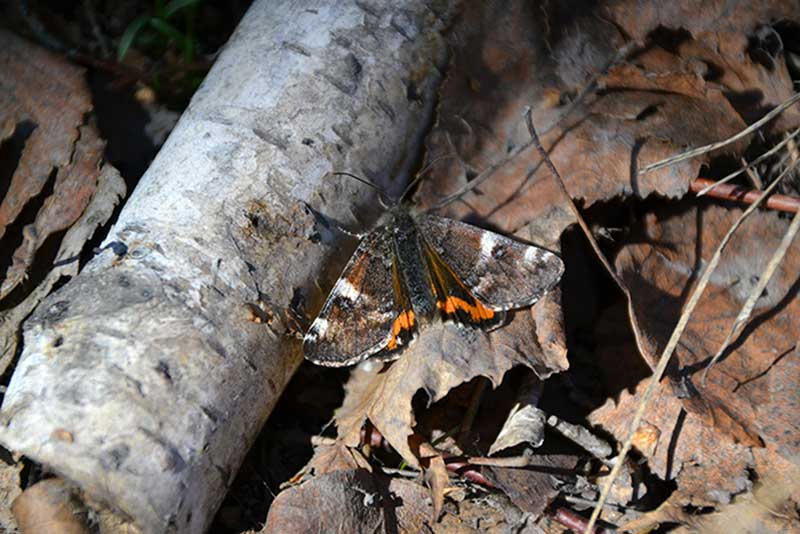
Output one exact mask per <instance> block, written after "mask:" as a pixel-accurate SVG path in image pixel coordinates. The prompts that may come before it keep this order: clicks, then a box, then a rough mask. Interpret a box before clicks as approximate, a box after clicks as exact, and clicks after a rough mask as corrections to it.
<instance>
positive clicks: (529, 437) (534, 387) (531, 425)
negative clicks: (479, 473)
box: [489, 375, 547, 456]
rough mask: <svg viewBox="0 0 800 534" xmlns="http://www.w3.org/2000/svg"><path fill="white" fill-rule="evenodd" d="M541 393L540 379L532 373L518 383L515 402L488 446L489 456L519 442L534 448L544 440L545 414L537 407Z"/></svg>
mask: <svg viewBox="0 0 800 534" xmlns="http://www.w3.org/2000/svg"><path fill="white" fill-rule="evenodd" d="M541 393H542V383H541V381H540V380H539V379H538V378H536V377H535V376H533V375H529V376H527V377H526V378H525V381H524V382H523V383H522V384H521V385H520V391H519V393H518V395H517V403H516V404H515V405H514V407H513V408H512V409H511V413H510V414H508V418H507V419H506V422H505V423H504V424H503V428H501V429H500V432H499V433H498V434H497V437H496V438H495V440H494V443H492V445H491V447H489V455H490V456H491V455H493V454H495V453H497V452H500V451H502V450H504V449H509V448H511V447H514V446H516V445H519V444H520V443H529V444H530V445H531V447H533V448H536V447H539V446H540V445H541V444H542V443H543V442H544V423H545V420H546V419H547V416H546V415H545V413H544V412H543V411H541V410H540V409H539V408H538V407H537V405H538V404H539V397H540V396H541Z"/></svg>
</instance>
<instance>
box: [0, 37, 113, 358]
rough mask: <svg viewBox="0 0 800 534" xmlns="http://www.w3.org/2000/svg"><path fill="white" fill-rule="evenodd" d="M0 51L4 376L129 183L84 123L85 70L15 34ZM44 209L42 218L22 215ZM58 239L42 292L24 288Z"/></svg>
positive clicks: (0, 351) (0, 346)
mask: <svg viewBox="0 0 800 534" xmlns="http://www.w3.org/2000/svg"><path fill="white" fill-rule="evenodd" d="M0 45H2V46H0V69H2V71H3V73H4V76H3V79H2V80H0V123H2V125H3V126H2V129H0V139H2V140H3V141H4V144H3V153H4V155H5V156H8V157H7V158H4V159H3V162H2V167H3V168H2V171H3V172H4V173H7V174H8V176H10V177H11V178H10V182H9V184H8V190H7V191H6V192H5V195H4V197H3V198H2V199H0V248H1V249H2V250H4V251H7V253H8V256H6V258H8V260H7V261H8V262H9V263H8V264H6V265H4V266H3V267H4V268H5V269H6V271H5V272H0V300H2V299H5V300H4V301H3V304H4V306H3V311H2V312H0V372H2V370H3V369H5V367H6V366H7V365H8V362H9V361H10V360H11V358H12V357H13V355H14V353H15V351H16V347H17V340H18V336H19V332H18V331H19V324H20V323H21V321H22V320H23V319H24V318H25V317H27V316H28V315H29V314H30V312H31V311H32V310H33V308H34V307H35V306H36V305H37V304H38V303H39V302H40V301H41V300H42V299H43V298H44V297H45V296H46V295H47V294H48V293H49V292H50V290H51V289H52V287H53V285H54V284H55V283H56V282H57V281H58V280H59V278H61V277H62V276H74V275H75V274H76V273H77V271H78V261H77V258H78V256H79V255H80V253H81V251H82V249H83V247H84V244H85V243H86V241H88V240H89V239H90V238H91V237H92V235H93V233H94V231H95V229H96V228H97V226H99V225H102V224H104V223H105V222H106V221H107V220H108V218H109V217H110V216H111V213H112V211H113V209H114V206H116V204H117V202H118V201H119V199H120V198H121V197H122V196H124V194H125V184H124V182H123V181H122V179H121V178H120V176H119V174H118V173H117V171H116V170H115V169H114V168H113V167H112V166H110V165H108V164H104V163H103V150H104V147H105V143H104V142H103V141H102V140H101V139H100V137H99V134H98V132H97V129H96V128H95V127H94V126H93V125H92V124H85V121H86V116H87V114H88V113H89V112H90V111H91V108H92V105H91V97H90V94H89V89H88V86H87V85H86V83H85V80H84V79H83V71H82V69H80V68H77V67H75V66H73V65H71V64H69V63H68V62H66V61H64V60H63V59H62V58H59V57H57V56H55V55H53V54H50V53H49V52H46V51H44V50H42V49H40V48H38V47H36V46H34V45H31V44H30V43H27V42H26V41H24V40H22V39H20V38H18V37H16V36H14V35H12V34H10V33H7V32H2V31H0ZM39 201H40V202H41V206H40V207H39V208H38V212H37V213H35V214H28V213H27V211H23V209H24V208H26V207H29V206H34V207H36V205H37V202H39ZM65 230H66V233H64V231H65ZM53 236H59V240H60V244H59V246H58V252H57V253H56V257H55V260H56V263H57V264H58V265H57V266H55V267H53V268H52V269H51V268H50V266H47V265H44V266H39V267H38V270H40V271H42V272H46V273H47V274H46V275H45V276H43V277H42V278H41V279H37V280H36V282H37V284H38V285H35V286H34V285H32V284H30V283H29V284H23V282H24V281H25V280H26V278H27V276H28V273H29V272H30V271H31V269H32V267H33V266H34V262H35V260H36V257H37V253H38V252H39V251H40V250H41V249H42V247H43V246H44V245H45V243H46V242H49V241H50V238H51V237H53ZM29 286H30V287H29ZM15 290H16V291H15Z"/></svg>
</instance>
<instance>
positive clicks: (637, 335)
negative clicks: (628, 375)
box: [525, 108, 647, 361]
mask: <svg viewBox="0 0 800 534" xmlns="http://www.w3.org/2000/svg"><path fill="white" fill-rule="evenodd" d="M525 118H526V122H527V125H528V133H529V134H530V136H531V142H532V143H533V144H534V145H535V146H536V150H538V152H539V157H541V159H542V161H543V162H544V163H545V165H547V168H548V169H549V170H550V174H552V175H553V180H554V181H555V183H556V186H558V189H559V190H560V191H561V194H562V195H563V197H564V200H565V201H566V203H567V205H568V206H569V208H570V210H571V211H572V214H573V215H574V216H575V219H576V221H577V222H578V225H579V226H580V227H581V230H583V234H584V235H585V236H586V239H587V240H588V241H589V245H591V247H592V250H593V251H594V253H595V255H596V256H597V259H598V260H600V263H602V264H603V267H605V269H606V272H608V275H609V276H610V277H611V279H612V280H614V283H616V284H617V287H619V289H620V291H622V293H623V294H624V295H625V298H626V299H627V301H628V317H629V320H630V322H631V330H632V331H633V337H634V340H635V341H636V348H637V349H638V350H639V354H640V355H641V356H642V358H644V359H645V361H646V360H647V359H646V355H647V351H646V350H645V345H644V342H643V341H642V336H641V330H640V329H639V323H638V321H637V319H636V314H635V313H634V309H633V298H631V292H630V290H629V289H628V287H627V286H626V285H625V283H624V282H623V281H622V279H621V278H620V277H619V275H618V274H617V272H616V271H615V270H614V268H613V267H612V266H611V264H610V263H609V262H608V258H606V256H605V254H603V251H602V250H600V245H598V244H597V240H596V239H595V238H594V234H592V231H591V230H590V229H589V225H588V224H586V221H584V220H583V216H582V215H581V212H580V210H578V206H576V205H575V202H573V200H572V197H571V196H570V194H569V191H567V186H566V185H565V184H564V180H563V179H562V178H561V174H560V173H559V172H558V169H556V167H555V165H553V162H552V161H550V156H548V155H547V152H546V151H545V149H544V148H543V147H542V143H541V142H540V141H539V135H538V134H537V133H536V128H535V127H534V125H533V118H532V117H531V109H530V108H528V109H527V110H526V111H525Z"/></svg>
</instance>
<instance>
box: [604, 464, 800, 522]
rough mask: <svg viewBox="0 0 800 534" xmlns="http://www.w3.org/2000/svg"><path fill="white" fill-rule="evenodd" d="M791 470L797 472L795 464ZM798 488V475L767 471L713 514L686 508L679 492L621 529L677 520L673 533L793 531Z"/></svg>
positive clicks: (795, 520) (799, 519)
mask: <svg viewBox="0 0 800 534" xmlns="http://www.w3.org/2000/svg"><path fill="white" fill-rule="evenodd" d="M793 471H794V474H795V475H797V474H798V473H797V468H796V467H794V469H793ZM787 482H788V484H787ZM798 489H799V486H798V483H797V478H795V479H794V480H792V481H787V480H785V479H784V480H778V479H776V478H775V477H773V474H767V475H766V478H765V479H764V480H762V481H761V482H759V483H758V484H757V485H756V487H755V488H753V491H752V492H748V493H746V494H743V495H740V496H738V497H736V499H735V500H734V502H732V503H731V504H727V505H724V506H721V507H719V509H718V510H717V511H716V512H714V513H711V514H703V515H698V514H696V513H694V512H692V511H690V510H687V509H686V507H685V506H683V504H682V501H684V500H685V499H684V496H683V495H682V494H681V492H679V491H678V492H675V493H673V494H672V495H670V498H669V499H667V500H666V501H665V502H664V503H662V504H661V505H660V506H659V507H658V508H657V509H655V510H653V511H652V512H647V513H645V514H643V515H642V516H641V517H639V518H637V519H635V520H633V521H629V522H627V523H625V524H624V525H621V526H620V531H624V532H631V533H632V534H645V533H647V532H652V531H653V530H655V529H657V528H658V527H659V526H660V525H662V524H664V523H677V524H679V525H681V526H680V527H678V528H676V529H675V530H674V531H673V532H676V533H681V534H688V533H694V532H696V533H701V534H712V533H717V532H753V533H756V532H758V533H768V532H774V533H776V534H777V533H782V532H796V531H797V530H798V528H800V515H798V513H797V508H796V505H797V502H796V501H793V500H792V498H791V495H792V494H796V493H797V491H798Z"/></svg>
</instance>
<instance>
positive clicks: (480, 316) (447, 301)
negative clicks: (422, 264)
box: [423, 240, 504, 327]
mask: <svg viewBox="0 0 800 534" xmlns="http://www.w3.org/2000/svg"><path fill="white" fill-rule="evenodd" d="M423 249H424V254H425V261H426V264H427V266H428V271H429V272H430V274H431V278H432V279H433V285H434V289H435V293H436V307H437V308H439V310H440V311H441V312H442V315H443V316H444V317H445V319H455V320H456V321H458V322H460V323H467V324H475V325H480V326H482V327H491V326H494V325H497V324H499V323H501V322H502V321H503V316H504V314H503V312H502V311H495V310H492V309H491V308H487V307H486V306H484V305H483V303H481V301H480V300H478V299H477V298H476V297H475V296H474V295H473V294H472V292H471V291H470V290H469V289H468V288H467V286H466V285H465V284H464V282H462V281H461V280H460V279H459V277H458V275H456V274H455V273H454V272H453V269H452V268H451V267H450V266H449V265H448V264H447V263H446V262H445V261H444V260H443V259H442V258H441V256H440V255H439V254H438V253H437V252H436V251H435V250H434V249H433V247H432V246H431V245H430V244H429V243H428V242H427V241H424V240H423Z"/></svg>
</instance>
